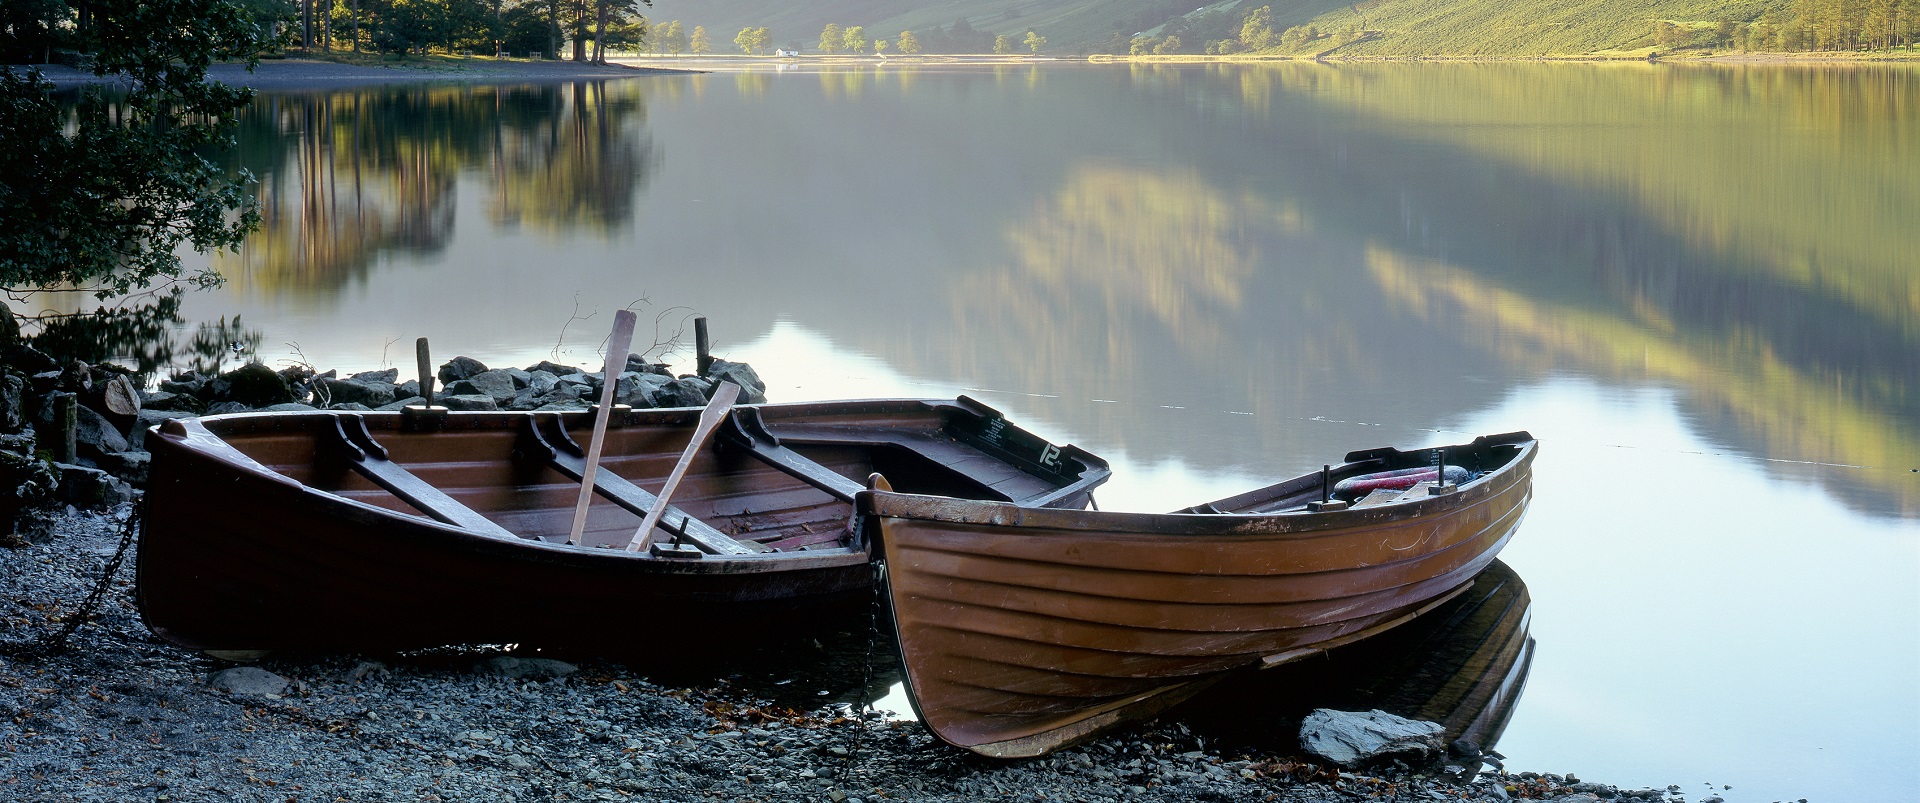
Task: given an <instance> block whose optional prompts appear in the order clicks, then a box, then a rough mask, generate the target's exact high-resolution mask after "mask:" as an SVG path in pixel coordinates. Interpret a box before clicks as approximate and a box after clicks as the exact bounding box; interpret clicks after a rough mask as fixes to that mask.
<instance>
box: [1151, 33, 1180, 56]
mask: <svg viewBox="0 0 1920 803" xmlns="http://www.w3.org/2000/svg"><path fill="white" fill-rule="evenodd" d="M1178 52H1180V37H1178V36H1169V37H1167V38H1165V39H1162V40H1160V44H1157V45H1154V46H1153V54H1154V55H1156V56H1165V55H1168V54H1171V53H1178Z"/></svg>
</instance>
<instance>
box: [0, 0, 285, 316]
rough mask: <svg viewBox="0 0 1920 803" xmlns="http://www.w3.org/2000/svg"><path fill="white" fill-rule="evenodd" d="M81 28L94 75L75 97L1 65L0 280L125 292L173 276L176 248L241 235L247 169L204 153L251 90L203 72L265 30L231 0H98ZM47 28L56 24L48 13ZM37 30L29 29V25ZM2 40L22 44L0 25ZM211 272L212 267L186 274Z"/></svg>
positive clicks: (218, 145)
mask: <svg viewBox="0 0 1920 803" xmlns="http://www.w3.org/2000/svg"><path fill="white" fill-rule="evenodd" d="M89 10H90V12H91V13H90V15H89V24H88V25H87V26H86V31H85V33H84V38H82V39H78V40H76V41H77V42H79V43H80V44H83V45H85V46H86V49H87V50H89V51H90V52H91V53H92V55H93V69H94V72H95V73H96V74H98V75H102V76H106V75H123V76H125V77H126V79H127V80H128V81H129V83H130V88H129V89H128V91H127V93H126V94H125V96H124V97H119V98H115V99H112V100H109V99H108V98H107V96H106V94H105V93H104V92H102V91H100V90H99V89H98V88H93V89H89V90H87V91H85V92H83V93H82V94H81V97H80V99H79V102H78V104H77V105H76V106H74V107H73V108H72V109H71V110H68V109H65V108H63V106H62V104H60V103H59V102H58V101H57V100H56V99H55V98H54V97H53V94H52V89H53V87H52V85H51V84H50V83H49V82H47V81H46V80H44V79H43V78H41V77H40V76H39V74H38V73H35V72H16V71H11V70H8V71H3V72H0V132H4V133H5V136H6V141H7V147H6V148H5V149H0V286H4V287H5V288H7V289H9V290H17V289H23V288H30V287H39V286H50V285H56V284H66V285H72V286H75V287H83V288H88V289H92V290H95V291H97V293H98V294H99V295H100V296H101V297H103V298H104V297H108V296H112V295H115V294H124V293H127V292H129V291H131V290H134V289H137V288H141V287H147V286H150V285H152V284H153V283H155V282H158V281H170V280H172V279H175V278H177V277H179V276H180V272H181V261H180V257H179V253H178V252H179V251H180V249H181V248H182V247H183V246H192V247H193V248H194V249H195V250H198V251H203V252H204V251H208V250H214V249H224V248H233V247H237V246H238V245H239V243H240V241H241V239H242V238H243V237H244V236H245V235H246V233H247V232H248V231H250V230H251V229H252V228H253V227H254V225H255V223H256V222H257V219H258V218H257V214H256V213H255V212H254V211H253V209H252V207H251V206H250V204H249V202H248V201H247V196H246V193H245V188H244V184H245V182H246V181H247V180H248V179H249V177H248V176H246V175H245V174H241V175H237V176H235V175H229V174H228V173H227V172H226V171H225V170H223V169H222V168H221V167H219V166H218V165H216V164H214V163H213V162H211V161H209V160H208V159H207V158H206V157H205V156H204V155H203V154H205V153H207V152H211V151H215V150H219V149H223V148H227V147H230V146H231V143H232V136H231V134H232V127H233V120H234V115H235V113H236V112H237V111H238V110H239V109H241V108H242V107H244V106H245V105H246V104H247V103H248V101H249V100H250V99H251V97H252V94H251V92H250V91H249V90H245V89H237V88H234V87H229V86H225V85H222V84H218V83H208V82H206V81H204V80H203V79H204V78H205V76H206V71H207V67H208V65H209V64H211V63H212V61H213V60H214V59H219V58H252V57H253V56H255V55H256V54H257V53H259V52H260V51H261V50H262V49H264V48H265V47H266V46H267V44H268V38H267V35H266V30H265V29H264V28H263V27H262V26H260V25H258V24H256V20H255V19H254V18H253V17H251V16H249V14H248V13H247V12H246V11H245V10H244V9H243V8H241V7H240V6H237V5H234V4H233V3H230V2H226V0H147V1H146V2H140V1H138V0H95V2H93V3H92V4H91V6H90V8H89ZM54 27H58V26H57V25H56V26H54ZM27 33H28V34H30V35H31V34H33V31H31V30H29V31H27ZM0 42H4V44H0V50H7V51H12V50H15V49H17V48H18V47H21V46H23V45H24V43H23V42H22V41H21V39H20V37H19V36H18V35H16V33H15V31H13V30H11V29H9V30H8V31H0ZM192 278H193V280H194V281H196V282H200V283H214V282H217V281H218V277H217V275H215V274H213V273H211V272H210V271H202V272H201V273H199V274H197V275H196V276H194V277H192Z"/></svg>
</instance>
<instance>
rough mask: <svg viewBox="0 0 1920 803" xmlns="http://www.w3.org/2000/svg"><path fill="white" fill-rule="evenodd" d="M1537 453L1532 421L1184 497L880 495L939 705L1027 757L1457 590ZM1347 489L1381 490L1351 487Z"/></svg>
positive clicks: (920, 706) (890, 566)
mask: <svg viewBox="0 0 1920 803" xmlns="http://www.w3.org/2000/svg"><path fill="white" fill-rule="evenodd" d="M1534 453H1535V443H1534V441H1533V438H1532V436H1530V435H1528V434H1526V433H1524V432H1518V433H1510V434H1506V435H1495V436H1489V437H1483V438H1480V439H1477V440H1475V441H1474V442H1472V443H1470V444H1464V445H1459V446H1448V447H1443V448H1441V449H1426V450H1418V451H1413V452H1402V451H1399V450H1396V449H1373V450H1368V451H1362V452H1354V453H1352V454H1349V455H1347V458H1346V462H1345V463H1343V464H1342V465H1339V466H1335V467H1331V468H1329V469H1328V470H1325V471H1322V472H1316V473H1314V474H1309V475H1305V476H1302V477H1298V478H1296V479H1292V480H1288V481H1286V482H1282V483H1279V484H1277V485H1272V486H1269V487H1266V488H1261V489H1259V490H1255V491H1251V492H1248V493H1245V494H1241V495H1239V496H1235V497H1232V498H1229V499H1223V500H1220V501H1217V502H1213V503H1211V504H1206V505H1198V506H1195V507H1192V508H1188V509H1186V510H1183V511H1179V512H1176V513H1166V514H1152V513H1117V512H1101V511H1087V510H1071V511H1069V510H1036V509H1030V508H1021V507H1018V506H1014V505H1008V504H1003V503H994V502H981V501H975V500H962V499H954V498H950V497H937V496H928V495H923V494H914V493H907V492H900V491H887V490H884V489H881V490H875V491H870V492H866V493H863V494H861V495H860V496H859V500H858V501H859V505H860V508H861V511H862V512H863V513H865V514H866V515H868V516H871V517H873V519H874V520H875V521H876V522H877V524H878V528H879V532H880V541H881V544H882V546H883V548H884V558H885V563H886V566H885V572H884V575H885V577H886V584H887V593H886V597H887V599H888V601H889V603H890V604H891V606H892V611H893V619H894V630H895V634H896V636H897V638H898V640H899V644H898V646H899V650H900V652H899V655H900V660H901V667H902V670H903V675H904V676H905V679H906V687H907V691H908V694H909V697H910V699H911V700H912V701H913V705H914V708H915V710H916V712H917V713H918V714H919V717H920V721H921V722H923V723H925V724H926V726H927V727H928V729H929V730H931V731H933V733H934V734H935V735H936V736H938V737H939V738H941V739H942V740H945V741H946V742H948V743H951V744H953V745H956V746H959V747H964V748H966V749H969V750H972V751H974V752H976V753H980V754H983V755H989V756H998V757H1021V756H1033V755H1040V754H1044V753H1047V752H1049V751H1052V750H1055V749H1058V748H1060V747H1063V746H1066V745H1069V744H1072V743H1074V742H1076V741H1079V740H1081V739H1085V738H1088V737H1090V736H1093V735H1095V734H1097V733H1099V732H1101V731H1103V730H1105V729H1107V728H1111V727H1114V726H1116V725H1119V724H1121V723H1124V722H1128V721H1133V720H1136V719H1140V718H1143V717H1147V716H1152V715H1153V714H1156V713H1158V712H1160V711H1162V710H1165V709H1166V708H1167V707H1168V706H1170V705H1173V704H1175V703H1178V702H1180V701H1181V700H1184V699H1187V698H1188V697H1190V696H1192V695H1193V694H1195V693H1197V692H1199V691H1200V690H1202V689H1204V688H1205V687H1206V686H1208V685H1210V684H1212V683H1214V682H1216V681H1217V680H1219V679H1220V678H1222V677H1224V676H1225V675H1226V674H1227V673H1230V672H1233V671H1236V670H1240V669H1244V668H1249V667H1256V666H1275V665H1279V664H1284V663H1287V662H1290V661H1295V660H1298V659H1300V658H1302V657H1305V656H1308V655H1313V654H1317V653H1320V652H1323V651H1325V650H1327V649H1329V648H1332V647H1335V646H1339V645H1342V644H1347V643H1351V642H1354V641H1357V640H1359V639H1362V638H1366V637H1368V636H1371V635H1374V634H1377V633H1380V632H1383V631H1385V630H1387V629H1389V628H1391V627H1393V626H1395V625H1397V624H1400V623H1403V622H1405V621H1408V620H1410V619H1412V618H1413V617H1414V616H1416V615H1418V614H1419V613H1421V612H1423V611H1426V610H1429V609H1432V608H1434V607H1436V606H1438V605H1439V604H1441V603H1443V602H1445V601H1446V600H1447V599H1449V598H1450V597H1452V596H1453V595H1455V594H1457V593H1459V592H1461V591H1463V590H1464V589H1465V588H1466V587H1467V584H1468V583H1469V582H1470V581H1471V580H1472V579H1473V577H1474V576H1475V575H1477V574H1479V573H1480V571H1481V570H1482V569H1485V568H1486V567H1487V566H1488V564H1490V563H1492V561H1493V560H1494V557H1495V555H1496V554H1497V553H1498V552H1499V551H1500V548H1501V547H1502V546H1504V545H1505V544H1506V542H1507V540H1508V539H1509V538H1511V537H1512V536H1513V533H1514V530H1515V528H1517V527H1518V526H1519V524H1520V520H1521V518H1522V516H1523V515H1524V514H1525V512H1526V508H1527V503H1528V501H1529V499H1530V498H1531V495H1532V463H1533V457H1534ZM1436 455H1437V456H1438V457H1439V458H1440V462H1442V463H1443V464H1444V468H1443V469H1441V470H1436V469H1434V468H1432V466H1433V461H1434V458H1435V457H1436ZM1422 466H1427V467H1429V468H1428V470H1427V471H1426V472H1425V476H1424V477H1422V476H1421V475H1420V474H1419V473H1417V472H1415V470H1416V469H1419V468H1420V467H1422ZM1396 475H1397V476H1398V477H1400V478H1411V479H1404V481H1403V482H1401V483H1400V484H1402V485H1405V486H1407V487H1403V488H1392V489H1388V488H1383V487H1381V486H1382V485H1383V481H1381V480H1380V479H1379V478H1382V477H1388V478H1391V477H1394V476H1396ZM1436 480H1440V482H1439V483H1436ZM1335 487H1351V488H1360V489H1372V490H1371V491H1370V492H1369V493H1367V494H1366V495H1365V496H1364V497H1355V498H1351V499H1339V498H1333V494H1332V489H1333V488H1335Z"/></svg>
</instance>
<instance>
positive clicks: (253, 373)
mask: <svg viewBox="0 0 1920 803" xmlns="http://www.w3.org/2000/svg"><path fill="white" fill-rule="evenodd" d="M163 389H164V388H163ZM205 391H206V392H207V394H208V400H209V401H214V402H222V401H233V402H239V403H241V404H244V405H246V406H248V407H265V406H267V405H269V404H280V403H282V402H290V401H297V400H296V399H294V398H293V389H292V388H289V387H287V380H285V379H281V378H280V375H279V374H278V373H275V372H274V370H273V369H272V368H268V367H266V366H265V365H261V364H260V363H257V362H250V363H247V364H246V365H242V366H240V367H239V368H235V369H233V370H231V371H228V372H226V373H224V374H221V375H220V376H218V377H215V378H214V380H213V381H212V382H210V383H208V384H207V385H206V387H205Z"/></svg>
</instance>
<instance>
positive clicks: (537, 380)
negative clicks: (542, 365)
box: [527, 371, 560, 393]
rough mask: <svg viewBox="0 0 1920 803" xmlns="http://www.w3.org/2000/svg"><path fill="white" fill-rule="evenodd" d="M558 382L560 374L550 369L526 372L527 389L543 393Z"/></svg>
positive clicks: (551, 388)
mask: <svg viewBox="0 0 1920 803" xmlns="http://www.w3.org/2000/svg"><path fill="white" fill-rule="evenodd" d="M558 384H560V375H559V374H556V373H552V372H550V371H529V372H527V390H531V391H534V392H535V393H545V392H547V391H549V390H553V388H554V386H555V385H558Z"/></svg>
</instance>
